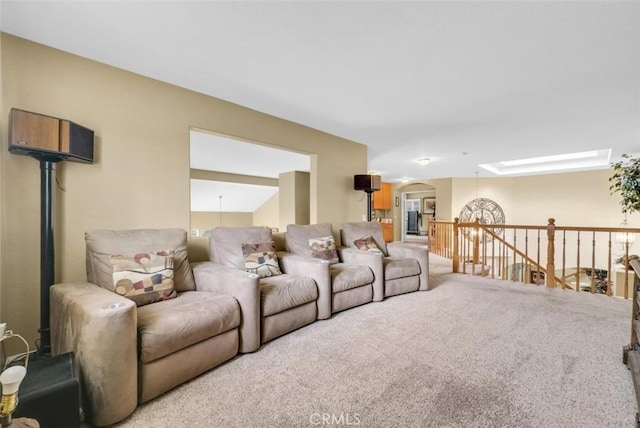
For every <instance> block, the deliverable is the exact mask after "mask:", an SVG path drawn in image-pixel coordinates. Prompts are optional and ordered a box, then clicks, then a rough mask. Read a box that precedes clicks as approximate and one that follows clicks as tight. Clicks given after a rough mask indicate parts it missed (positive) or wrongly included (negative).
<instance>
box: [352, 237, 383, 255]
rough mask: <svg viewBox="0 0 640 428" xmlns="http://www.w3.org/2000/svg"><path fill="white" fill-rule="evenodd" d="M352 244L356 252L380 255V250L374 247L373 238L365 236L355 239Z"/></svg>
mask: <svg viewBox="0 0 640 428" xmlns="http://www.w3.org/2000/svg"><path fill="white" fill-rule="evenodd" d="M353 244H354V245H355V246H356V248H357V249H358V250H364V251H371V252H372V253H376V254H382V251H381V250H380V248H379V247H378V246H377V245H376V241H375V239H373V236H367V237H365V238H360V239H356V240H355V241H353Z"/></svg>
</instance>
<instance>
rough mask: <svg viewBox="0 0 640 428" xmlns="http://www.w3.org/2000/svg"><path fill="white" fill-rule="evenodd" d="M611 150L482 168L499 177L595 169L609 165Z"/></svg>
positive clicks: (519, 160) (542, 157)
mask: <svg viewBox="0 0 640 428" xmlns="http://www.w3.org/2000/svg"><path fill="white" fill-rule="evenodd" d="M610 158H611V149H601V150H589V151H585V152H575V153H564V154H560V155H550V156H538V157H533V158H527V159H515V160H509V161H502V162H495V163H488V164H481V165H479V166H480V167H482V168H484V169H486V170H487V171H490V172H492V173H494V174H497V175H509V174H536V173H542V172H551V171H570V170H576V169H595V168H602V167H606V166H608V165H609V162H610Z"/></svg>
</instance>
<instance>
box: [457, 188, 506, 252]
mask: <svg viewBox="0 0 640 428" xmlns="http://www.w3.org/2000/svg"><path fill="white" fill-rule="evenodd" d="M459 219H460V223H473V222H475V221H476V219H480V224H504V211H502V208H500V205H498V204H497V203H496V202H494V201H492V200H491V199H486V198H476V199H474V200H472V201H469V202H467V203H466V204H465V206H464V207H463V208H462V210H461V211H460V217H459ZM490 230H491V231H492V232H493V233H495V234H496V235H498V236H502V235H503V234H504V229H502V228H493V229H490ZM485 239H486V241H487V242H488V241H491V237H490V236H487V237H486V238H485Z"/></svg>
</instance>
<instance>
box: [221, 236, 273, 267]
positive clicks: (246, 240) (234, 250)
mask: <svg viewBox="0 0 640 428" xmlns="http://www.w3.org/2000/svg"><path fill="white" fill-rule="evenodd" d="M261 242H273V237H272V236H271V229H270V228H268V227H260V226H251V227H216V228H214V229H213V231H212V233H211V237H210V238H209V256H210V258H211V261H212V262H214V263H218V264H220V265H223V266H229V267H235V268H238V269H244V255H243V254H242V245H243V244H257V243H261Z"/></svg>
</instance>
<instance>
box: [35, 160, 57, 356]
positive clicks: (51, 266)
mask: <svg viewBox="0 0 640 428" xmlns="http://www.w3.org/2000/svg"><path fill="white" fill-rule="evenodd" d="M36 159H38V160H39V161H40V329H39V330H38V332H39V333H40V355H41V356H47V355H51V330H50V329H49V287H51V286H52V285H53V283H54V281H55V257H54V247H53V193H52V179H53V165H54V163H56V162H59V161H60V160H62V159H60V158H58V157H47V156H38V157H36Z"/></svg>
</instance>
